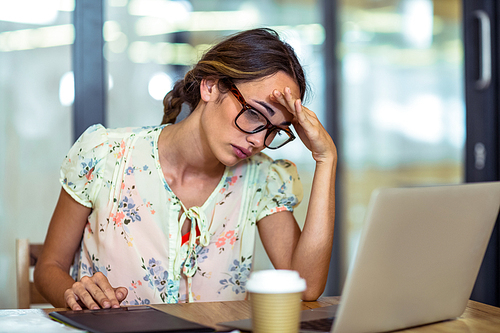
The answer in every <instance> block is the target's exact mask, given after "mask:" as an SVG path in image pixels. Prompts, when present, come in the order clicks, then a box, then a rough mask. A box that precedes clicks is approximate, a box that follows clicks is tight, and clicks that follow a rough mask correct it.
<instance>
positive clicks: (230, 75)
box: [162, 28, 307, 124]
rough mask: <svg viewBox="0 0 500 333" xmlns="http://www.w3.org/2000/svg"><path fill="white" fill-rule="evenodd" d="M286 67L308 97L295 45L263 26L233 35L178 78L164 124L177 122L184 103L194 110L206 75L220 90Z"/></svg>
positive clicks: (165, 108)
mask: <svg viewBox="0 0 500 333" xmlns="http://www.w3.org/2000/svg"><path fill="white" fill-rule="evenodd" d="M279 71H283V72H285V73H286V74H288V75H289V76H290V77H291V78H293V79H294V80H295V82H296V83H297V84H298V86H299V89H300V98H301V99H304V95H305V91H306V89H307V84H306V80H305V75H304V71H303V69H302V66H301V65H300V63H299V60H298V58H297V55H296V54H295V51H294V50H293V48H292V47H291V46H290V45H289V44H287V43H285V42H283V41H282V40H281V39H280V37H279V35H278V33H277V32H276V31H274V30H272V29H268V28H259V29H252V30H247V31H243V32H240V33H237V34H234V35H232V36H230V37H229V38H227V39H225V40H223V41H222V42H220V43H219V44H217V45H215V46H213V47H212V48H210V49H209V50H208V51H207V52H206V53H205V55H204V56H203V57H202V58H201V60H200V61H199V62H198V63H197V64H196V65H195V66H194V67H193V69H191V70H190V71H189V72H187V73H186V75H185V76H184V78H183V79H181V80H179V81H177V82H176V83H175V85H174V88H173V89H172V90H171V91H170V92H169V93H168V94H167V95H166V96H165V98H164V99H163V111H164V115H163V120H162V124H167V123H175V120H176V118H177V116H178V115H179V113H180V111H181V108H182V104H183V103H186V104H187V105H188V106H189V108H190V111H193V110H194V109H195V108H196V106H197V105H198V103H199V101H200V99H201V96H200V83H201V80H202V79H204V78H211V79H216V80H218V88H219V91H221V92H222V93H225V92H227V91H228V83H229V82H230V81H232V82H234V83H241V82H248V81H254V80H258V79H262V78H264V77H267V76H270V75H273V74H276V73H277V72H279Z"/></svg>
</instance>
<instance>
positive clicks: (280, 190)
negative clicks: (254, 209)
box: [257, 160, 303, 221]
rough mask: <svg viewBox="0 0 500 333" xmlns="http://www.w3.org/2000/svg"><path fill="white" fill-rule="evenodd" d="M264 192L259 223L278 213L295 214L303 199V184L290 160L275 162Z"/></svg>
mask: <svg viewBox="0 0 500 333" xmlns="http://www.w3.org/2000/svg"><path fill="white" fill-rule="evenodd" d="M262 191H263V194H262V199H261V201H260V202H259V208H260V209H259V211H258V213H257V221H259V220H261V219H262V218H264V217H266V216H268V215H271V214H274V213H277V212H282V211H289V212H293V209H294V208H295V207H296V206H297V205H298V204H299V203H300V202H301V201H302V197H303V190H302V182H301V181H300V178H299V175H298V173H297V167H296V166H295V164H293V163H292V162H290V161H288V160H276V161H273V162H272V163H271V165H270V166H269V172H268V174H267V177H266V182H265V185H264V186H263V188H262Z"/></svg>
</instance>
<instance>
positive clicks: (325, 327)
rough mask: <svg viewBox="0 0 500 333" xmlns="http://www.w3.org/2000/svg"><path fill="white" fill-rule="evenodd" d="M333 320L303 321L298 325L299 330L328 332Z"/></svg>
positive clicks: (330, 318) (331, 318)
mask: <svg viewBox="0 0 500 333" xmlns="http://www.w3.org/2000/svg"><path fill="white" fill-rule="evenodd" d="M333 319H334V317H329V318H321V319H314V320H308V321H303V322H301V323H300V329H301V330H309V331H317V332H330V330H331V329H332V324H333Z"/></svg>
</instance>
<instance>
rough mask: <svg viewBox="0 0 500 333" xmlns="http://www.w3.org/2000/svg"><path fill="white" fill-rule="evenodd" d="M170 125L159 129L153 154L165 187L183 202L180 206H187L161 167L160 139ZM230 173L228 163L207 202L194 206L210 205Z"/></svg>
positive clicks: (203, 207) (203, 206)
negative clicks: (169, 182)
mask: <svg viewBox="0 0 500 333" xmlns="http://www.w3.org/2000/svg"><path fill="white" fill-rule="evenodd" d="M168 125H170V124H166V125H161V130H159V131H157V132H158V133H157V134H156V139H155V140H154V141H153V142H154V149H153V155H154V159H155V164H156V170H157V171H158V176H159V177H160V180H161V181H162V182H163V185H165V187H166V188H167V189H168V191H169V192H170V193H172V196H173V197H174V198H175V199H176V200H178V201H179V203H180V204H181V205H179V206H182V207H185V206H184V203H182V201H181V199H179V197H178V196H177V195H176V194H175V192H174V191H173V190H172V189H171V188H170V185H168V182H167V180H166V179H165V175H164V174H163V170H162V168H161V163H160V153H159V149H158V142H159V140H160V134H161V132H162V131H163V129H164V128H165V127H167V126H168ZM228 173H229V167H228V166H227V165H226V166H225V167H224V172H223V173H222V177H221V178H220V180H219V183H218V184H217V186H215V188H214V190H213V191H212V193H210V195H209V196H208V198H207V199H206V200H205V202H204V203H203V205H201V206H192V207H200V208H201V209H205V208H206V206H208V205H209V203H210V202H211V201H212V200H213V198H214V197H215V196H216V195H217V193H218V192H219V191H220V189H221V188H222V186H223V185H224V182H225V180H226V178H227V175H228ZM192 207H186V209H190V208H192Z"/></svg>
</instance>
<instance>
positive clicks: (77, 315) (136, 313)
mask: <svg viewBox="0 0 500 333" xmlns="http://www.w3.org/2000/svg"><path fill="white" fill-rule="evenodd" d="M49 316H50V317H51V318H53V319H55V320H57V321H60V322H62V323H64V324H68V325H70V326H73V327H76V328H79V329H83V330H87V331H89V332H95V333H112V332H123V333H130V332H213V331H215V330H214V329H213V328H212V327H208V326H204V325H200V324H198V323H195V322H192V321H188V320H185V319H182V318H179V317H176V316H173V315H171V314H168V313H166V312H163V311H160V310H157V309H155V308H152V307H149V306H131V307H122V308H119V309H100V310H81V311H55V312H51V313H50V314H49Z"/></svg>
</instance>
